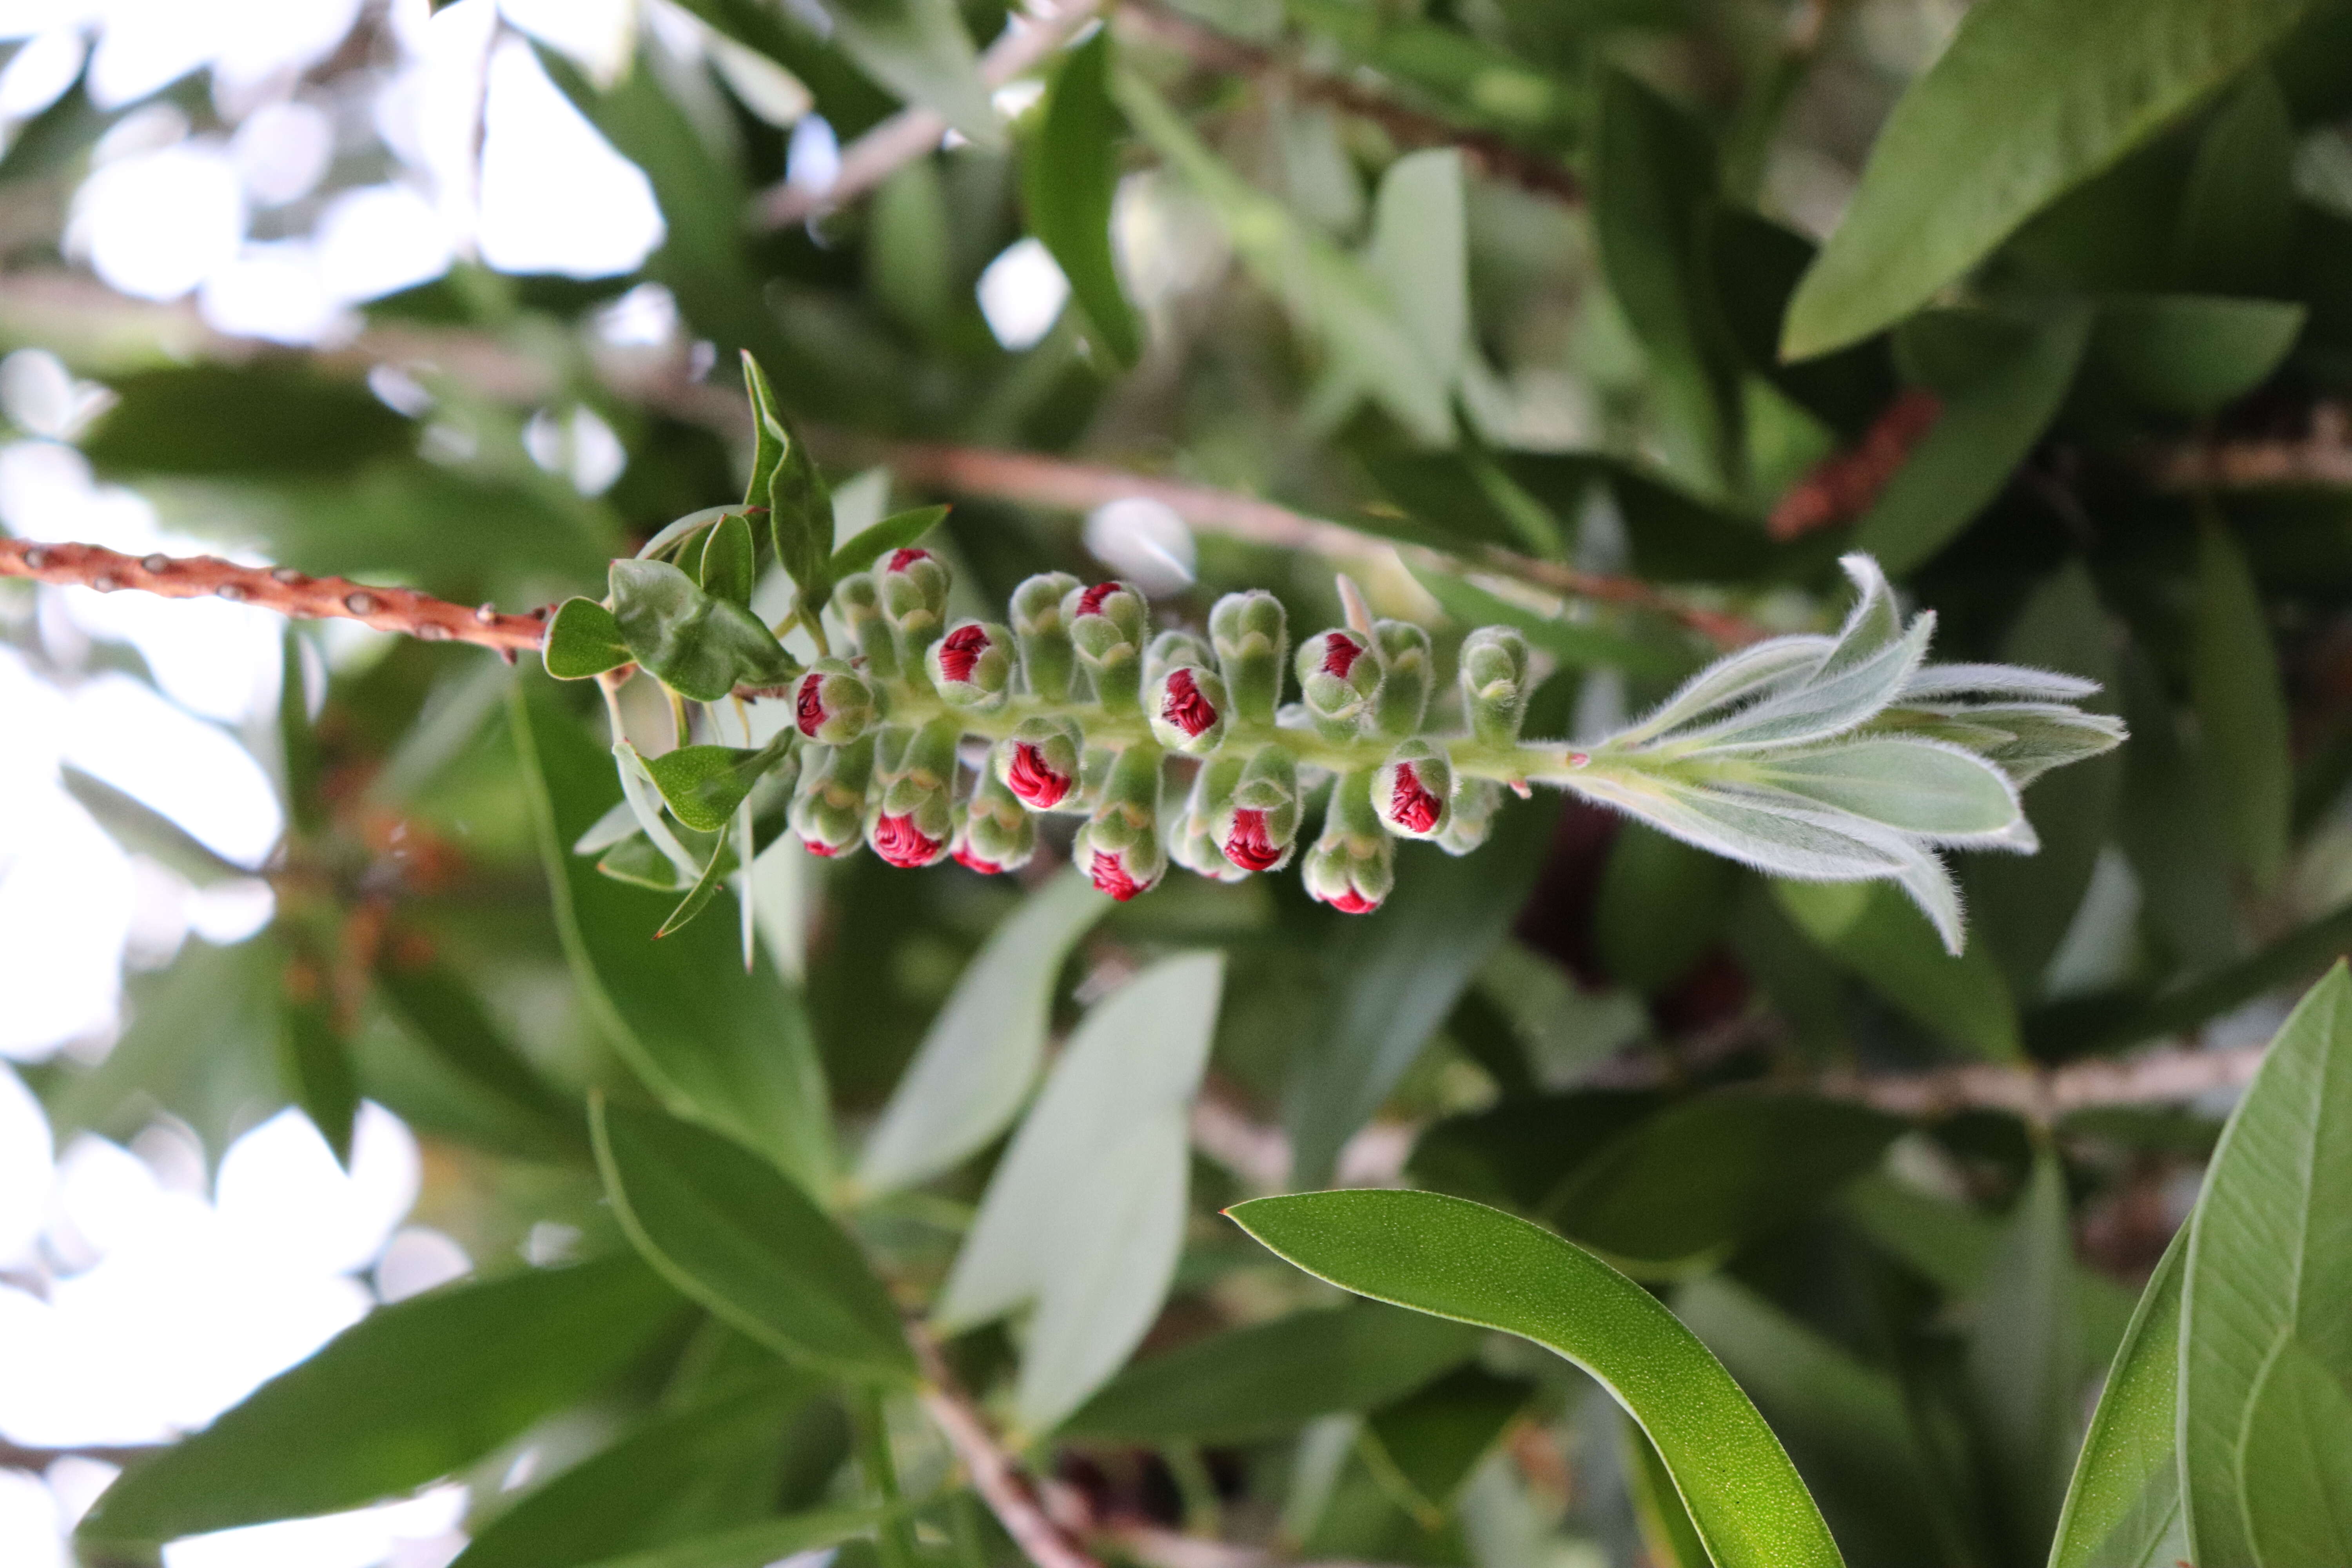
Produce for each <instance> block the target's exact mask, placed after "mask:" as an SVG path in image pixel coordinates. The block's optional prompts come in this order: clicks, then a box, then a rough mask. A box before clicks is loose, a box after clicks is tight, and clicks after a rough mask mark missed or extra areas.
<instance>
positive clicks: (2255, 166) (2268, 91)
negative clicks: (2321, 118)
mask: <svg viewBox="0 0 2352 1568" xmlns="http://www.w3.org/2000/svg"><path fill="white" fill-rule="evenodd" d="M2293 255H2294V121H2293V120H2292V119H2291V118H2290V116H2289V111H2288V109H2287V102H2286V97H2285V95H2284V94H2283V93H2282V92H2280V91H2279V85H2278V79H2277V78H2276V77H2275V76H2274V75H2273V74H2272V73H2271V72H2270V71H2268V70H2255V71H2253V72H2252V73H2251V74H2249V75H2248V76H2247V78H2246V79H2245V80H2244V82H2242V84H2240V86H2239V88H2238V89H2237V91H2235V92H2234V93H2231V95H2230V98H2229V100H2228V101H2227V102H2226V103H2224V104H2223V105H2222V106H2221V111H2220V112H2219V113H2217V114H2215V115H2214V116H2213V119H2212V121H2211V123H2210V124H2208V125H2207V126H2206V127H2205V133H2204V135H2203V136H2201V137H2200V139H2199V141H2198V143H2197V162H2196V163H2195V164H2193V165H2192V166H2191V167H2190V169H2189V189H2188V190H2187V192H2186V193H2184V195H2183V197H2182V199H2181V203H2180V219H2179V227H2178V228H2177V229H2176V230H2175V231H2174V234H2173V238H2172V269H2173V273H2174V275H2175V277H2176V278H2177V279H2178V280H2179V282H2180V283H2181V284H2182V285H2183V286H2185V287H2187V288H2190V289H2197V290H2199V291H2200V292H2201V293H2210V294H2240V295H2249V294H2254V295H2258V294H2275V293H2278V292H2279V291H2280V284H2281V283H2282V282H2283V281H2284V279H2285V276H2286V271H2287V267H2288V264H2289V259H2290V258H2292V257H2293Z"/></svg>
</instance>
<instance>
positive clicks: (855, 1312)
mask: <svg viewBox="0 0 2352 1568" xmlns="http://www.w3.org/2000/svg"><path fill="white" fill-rule="evenodd" d="M593 1128H594V1131H595V1135H596V1163H597V1165H598V1166H599V1167H600V1168H601V1169H602V1170H603V1171H604V1185H605V1190H606V1192H607V1193H608V1194H610V1195H611V1197H612V1200H613V1206H614V1212H615V1213H617V1214H618V1215H619V1216H620V1219H621V1223H622V1225H623V1226H624V1227H625V1229H626V1230H627V1231H628V1233H629V1239H630V1240H631V1241H633V1242H635V1243H636V1245H637V1247H638V1249H639V1250H640V1251H642V1252H643V1253H645V1255H646V1258H649V1259H651V1260H652V1262H653V1263H654V1265H655V1266H656V1268H659V1269H660V1270H661V1271H662V1272H663V1273H664V1274H665V1275H667V1276H668V1277H669V1279H671V1281H672V1282H673V1283H675V1284H676V1285H677V1287H678V1289H681V1290H684V1291H685V1292H686V1293H687V1294H688V1295H689V1296H692V1297H693V1298H694V1299H695V1300H698V1301H700V1302H701V1303H702V1304H703V1305H704V1306H706V1307H709V1309H710V1310H712V1311H713V1312H716V1313H718V1314H719V1316H720V1317H721V1318H723V1319H725V1320H726V1321H728V1322H730V1323H731V1324H733V1325H734V1326H735V1327H736V1328H738V1329H740V1330H741V1331H743V1332H744V1333H746V1334H749V1335H751V1337H752V1338H753V1339H755V1340H758V1341H759V1342H761V1343H762V1344H764V1345H767V1346H769V1347H770V1348H771V1349H772V1350H774V1351H776V1352H778V1353H780V1354H782V1355H786V1356H790V1357H792V1358H793V1360H795V1361H798V1362H803V1363H806V1364H808V1365H809V1366H812V1367H814V1368H816V1369H818V1370H820V1371H824V1372H827V1373H835V1374H837V1375H841V1376H845V1377H856V1378H863V1379H873V1380H878V1381H882V1382H901V1381H904V1380H905V1379H907V1378H908V1377H911V1376H912V1375H913V1373H914V1357H913V1355H912V1353H911V1352H909V1351H908V1348H907V1342H906V1337H905V1335H904V1334H903V1333H901V1332H900V1331H899V1327H898V1312H897V1310H895V1309H894V1308H893V1307H892V1306H891V1305H890V1298H889V1297H888V1295H887V1294H886V1293H885V1292H884V1290H883V1289H882V1285H881V1282H880V1281H878V1280H877V1279H875V1278H874V1275H873V1272H872V1270H871V1269H869V1268H867V1267H866V1259H865V1258H864V1257H863V1256H861V1255H860V1254H859V1252H858V1250H857V1246H856V1243H855V1242H853V1241H852V1240H850V1238H849V1237H847V1236H846V1235H845V1234H844V1233H843V1232H842V1230H841V1228H840V1227H839V1226H836V1225H835V1224H834V1222H833V1221H832V1220H831V1219H830V1218H828V1217H826V1215H825V1214H824V1210H822V1209H820V1208H818V1207H817V1206H816V1205H815V1204H814V1202H813V1201H811V1199H810V1198H809V1196H808V1194H805V1193H804V1192H803V1191H802V1190H801V1189H800V1188H798V1187H796V1186H794V1185H793V1184H792V1183H790V1182H788V1181H786V1180H785V1179H784V1178H783V1177H782V1175H780V1174H779V1173H777V1172H776V1170H775V1168H774V1167H773V1166H772V1165H768V1164H765V1163H762V1162H761V1160H760V1159H759V1158H758V1157H757V1156H756V1155H754V1154H753V1153H751V1151H750V1150H748V1149H745V1148H743V1147H741V1146H740V1145H739V1144H736V1143H734V1142H730V1141H729V1140H727V1139H725V1138H722V1137H720V1136H719V1134H717V1133H715V1132H708V1131H703V1130H702V1129H700V1128H698V1127H696V1126H694V1125H693V1124H692V1123H690V1122H685V1121H677V1120H675V1119H673V1118H670V1117H667V1116H662V1115H659V1114H657V1113H656V1112H652V1111H644V1110H622V1109H621V1108H619V1107H617V1106H612V1105H606V1104H604V1102H602V1101H601V1100H600V1101H598V1102H597V1103H596V1104H595V1106H594V1107H593Z"/></svg>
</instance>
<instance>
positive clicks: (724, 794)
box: [646, 729, 795, 833]
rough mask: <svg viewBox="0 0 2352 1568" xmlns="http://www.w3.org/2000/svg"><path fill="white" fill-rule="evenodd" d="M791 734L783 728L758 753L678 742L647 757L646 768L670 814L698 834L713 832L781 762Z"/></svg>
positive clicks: (790, 740)
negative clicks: (659, 753) (765, 774)
mask: <svg viewBox="0 0 2352 1568" xmlns="http://www.w3.org/2000/svg"><path fill="white" fill-rule="evenodd" d="M794 739H795V735H794V732H793V731H791V730H790V729H787V730H785V731H783V732H782V734H780V735H778V736H777V737H776V738H775V739H774V740H773V741H771V742H768V744H766V745H765V746H762V747H761V748H759V749H758V750H756V751H752V750H749V749H746V748H743V747H739V746H680V747H678V748H677V750H676V751H674V752H663V753H662V754H661V755H660V756H658V757H648V758H646V772H647V773H651V774H653V777H654V784H655V786H656V788H658V789H659V790H660V791H661V793H662V799H663V800H664V801H666V802H667V803H668V805H669V809H670V815H672V816H676V817H677V819H678V820H679V821H680V822H682V823H684V824H686V825H687V826H688V827H691V828H693V829H694V830H695V831H696V832H698V833H717V832H719V831H721V830H722V829H724V828H725V827H726V826H727V824H728V821H729V820H730V818H731V817H733V816H734V815H735V808H736V807H737V806H739V805H742V804H743V797H744V796H746V795H750V794H751V786H752V785H753V784H758V783H759V782H760V779H761V775H763V774H764V773H767V772H768V771H769V770H770V769H771V768H772V767H774V766H775V765H776V764H777V763H779V762H781V761H782V760H783V757H784V753H785V752H787V751H789V750H790V749H791V747H792V743H793V740H794Z"/></svg>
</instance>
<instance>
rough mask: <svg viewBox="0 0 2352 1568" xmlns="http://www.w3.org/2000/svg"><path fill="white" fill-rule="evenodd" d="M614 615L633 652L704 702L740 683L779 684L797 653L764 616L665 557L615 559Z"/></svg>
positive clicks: (680, 692) (790, 670)
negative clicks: (714, 592) (720, 595)
mask: <svg viewBox="0 0 2352 1568" xmlns="http://www.w3.org/2000/svg"><path fill="white" fill-rule="evenodd" d="M612 586H613V618H614V622H615V623H616V624H617V625H618V626H620V628H621V636H622V637H623V638H624V639H625V640H626V642H627V643H628V646H629V654H630V657H631V658H635V660H636V661H637V662H638V663H639V664H641V665H643V666H644V667H645V668H646V670H648V671H649V672H651V673H652V674H653V675H654V676H655V677H656V678H657V679H659V680H660V681H661V683H662V684H663V685H665V686H667V687H668V688H669V689H671V690H673V691H676V692H677V694H678V695H679V696H681V697H689V698H692V699H693V700H696V701H698V702H716V701H718V700H719V699H720V698H722V697H725V696H726V695H727V694H728V693H730V692H731V691H733V690H734V689H736V688H737V687H738V686H781V685H782V684H783V683H784V682H785V681H787V680H789V679H792V676H793V661H792V658H791V656H789V655H788V654H786V653H785V652H784V650H783V648H782V647H781V646H780V645H779V644H778V643H777V641H776V638H775V635H774V634H773V633H772V632H771V631H769V630H768V628H767V627H766V626H761V624H760V620H759V617H758V616H754V615H752V614H751V611H749V610H747V609H745V608H744V607H743V606H742V605H739V604H736V603H735V602H733V601H732V600H730V599H715V598H713V597H711V596H710V595H708V594H706V593H704V592H703V591H702V590H701V588H699V587H698V586H697V585H696V584H695V581H694V579H693V578H691V577H689V576H688V575H687V574H685V573H683V572H681V571H679V570H678V569H677V567H675V566H673V565H671V564H670V563H668V562H667V561H615V562H614V563H613V576H612Z"/></svg>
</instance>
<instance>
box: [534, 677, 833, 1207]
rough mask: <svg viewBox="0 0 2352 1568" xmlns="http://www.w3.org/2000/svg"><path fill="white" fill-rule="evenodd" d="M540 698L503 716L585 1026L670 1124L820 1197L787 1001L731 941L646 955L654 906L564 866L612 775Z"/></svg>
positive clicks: (817, 1141)
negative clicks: (731, 1148) (679, 1120)
mask: <svg viewBox="0 0 2352 1568" xmlns="http://www.w3.org/2000/svg"><path fill="white" fill-rule="evenodd" d="M547 696H548V693H546V692H545V690H544V689H542V690H541V692H539V693H536V694H527V693H526V692H525V691H524V690H523V689H520V688H518V689H517V690H516V693H515V696H514V699H513V700H512V701H511V703H510V705H509V709H508V713H509V721H510V722H511V723H512V725H513V728H514V732H515V739H516V743H517V750H518V752H519V753H520V758H521V762H522V770H523V782H524V785H525V788H526V791H527V792H528V798H529V800H530V805H531V810H532V813H533V815H534V817H535V819H536V821H537V824H538V827H539V836H540V855H541V863H542V864H543V865H544V866H545V868H546V871H547V878H548V884H549V888H550V890H551V893H552V895H553V898H554V903H555V919H556V931H557V934H558V935H559V936H561V937H562V942H563V950H564V955H565V957H566V958H567V959H569V960H570V962H571V966H572V976H573V979H574V980H575V981H576V983H577V984H578V985H579V987H580V992H581V996H582V999H583V1002H584V1003H585V1004H586V1005H587V1011H588V1016H589V1017H590V1018H591V1019H592V1020H593V1023H594V1024H595V1026H596V1027H597V1028H598V1030H599V1031H600V1032H601V1033H602V1034H603V1035H604V1037H606V1038H607V1039H608V1040H609V1041H610V1042H611V1043H612V1045H613V1047H614V1049H615V1050H616V1051H618V1052H619V1053H620V1056H621V1059H622V1060H623V1061H625V1062H626V1063H627V1064H628V1066H629V1068H630V1070H631V1071H632V1072H634V1073H635V1075H636V1076H637V1078H638V1079H640V1080H641V1081H642V1082H644V1083H645V1085H646V1087H647V1088H648V1089H651V1090H652V1091H653V1092H654V1094H655V1095H656V1097H657V1098H658V1099H659V1100H661V1102H662V1103H663V1105H665V1106H666V1107H667V1108H668V1110H670V1111H671V1112H672V1114H674V1115H679V1116H686V1117H690V1118H693V1119H695V1120H698V1121H704V1122H706V1123H708V1124H709V1125H710V1126H712V1127H715V1128H717V1129H719V1131H722V1132H725V1133H727V1134H728V1135H730V1137H734V1138H736V1139H739V1140H740V1141H741V1142H745V1143H747V1144H749V1145H750V1146H751V1147H752V1148H755V1149H758V1150H761V1152H764V1153H766V1154H767V1155H768V1156H769V1157H770V1158H772V1159H773V1160H774V1161H775V1162H776V1163H777V1164H778V1165H779V1166H781V1167H782V1169H783V1170H785V1171H786V1172H788V1173H791V1174H792V1176H793V1179H794V1180H796V1181H798V1182H799V1183H800V1184H802V1185H803V1187H805V1188H807V1189H808V1190H809V1191H811V1192H822V1191H824V1189H825V1188H826V1186H827V1185H828V1184H830V1183H831V1181H832V1179H833V1149H832V1137H833V1134H832V1127H831V1123H830V1121H828V1117H827V1106H826V1098H825V1087H824V1069H823V1068H822V1067H821V1065H820V1064H819V1062H818V1058H817V1054H816V1043H815V1041H814V1039H813V1038H812V1037H811V1036H810V1032H809V1026H808V1019H807V1016H805V1015H804V1014H803V1012H802V1010H801V1005H800V998H799V996H798V994H796V993H793V992H790V991H787V990H786V989H784V988H783V987H782V985H780V984H777V982H776V979H775V977H774V975H773V974H772V973H770V972H769V971H768V970H766V969H761V970H759V971H757V972H756V973H750V974H747V973H744V971H743V965H742V955H741V952H740V949H739V947H738V945H737V942H736V940H735V937H734V934H733V933H732V932H730V931H722V930H720V929H719V927H718V926H716V925H714V924H711V923H709V922H705V923H703V924H699V925H696V926H693V927H689V928H688V930H686V931H680V932H678V933H677V935H674V936H672V937H670V938H669V939H668V940H667V941H666V942H662V943H661V944H660V946H659V947H656V946H655V945H654V943H653V942H650V941H648V940H647V938H646V932H647V931H650V930H651V929H652V928H653V927H654V926H655V924H656V921H658V919H659V916H660V913H661V910H662V906H661V905H660V904H658V903H654V902H653V901H652V900H648V899H647V898H646V895H645V894H644V893H642V892H638V891H635V890H633V889H630V888H629V887H627V886H626V885H625V884H624V883H621V882H618V881H614V880H612V879H608V878H604V877H592V876H586V875H583V873H582V870H581V868H579V867H577V866H576V865H574V864H573V862H572V856H571V855H570V853H569V852H568V849H569V846H570V845H571V844H572V842H573V841H574V840H576V839H578V838H579V837H580V836H581V835H582V834H583V833H584V832H585V831H586V830H587V829H588V828H589V827H590V826H593V825H594V824H595V823H596V821H597V820H598V819H599V818H600V817H602V816H604V812H605V810H606V808H607V807H608V806H609V805H610V804H611V802H612V797H613V796H612V792H613V787H614V786H613V783H612V779H613V774H612V772H611V770H610V769H608V768H606V767H604V766H603V765H602V759H601V758H600V756H599V754H598V751H597V747H596V743H595V742H593V741H592V740H590V739H589V738H588V736H587V735H586V734H585V733H584V732H583V731H582V730H581V728H580V726H579V725H578V724H576V723H574V722H573V721H572V720H571V719H570V718H569V717H568V716H566V715H565V714H563V713H562V711H560V710H556V709H555V708H554V706H553V705H552V703H551V702H549V701H548V700H547ZM631 842H637V841H635V840H632V841H631ZM624 847H625V846H624ZM615 853H618V851H616V852H615ZM649 906H650V907H649Z"/></svg>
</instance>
